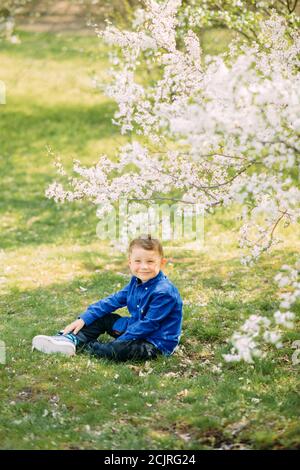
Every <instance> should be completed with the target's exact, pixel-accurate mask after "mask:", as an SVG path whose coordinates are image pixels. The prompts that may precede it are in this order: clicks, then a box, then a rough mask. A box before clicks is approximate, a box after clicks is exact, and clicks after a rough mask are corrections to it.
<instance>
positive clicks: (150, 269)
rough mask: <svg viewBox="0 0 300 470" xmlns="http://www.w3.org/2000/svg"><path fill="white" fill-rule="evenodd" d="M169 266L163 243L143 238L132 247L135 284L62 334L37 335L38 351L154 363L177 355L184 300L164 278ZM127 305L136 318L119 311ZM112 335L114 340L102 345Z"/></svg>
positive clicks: (94, 306) (94, 307)
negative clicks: (101, 338)
mask: <svg viewBox="0 0 300 470" xmlns="http://www.w3.org/2000/svg"><path fill="white" fill-rule="evenodd" d="M165 263H166V259H165V258H164V255H163V248H162V246H161V244H160V242H159V240H157V239H154V238H151V236H150V235H148V237H140V238H136V239H134V240H132V241H131V243H130V245H129V260H128V265H129V268H130V271H131V274H132V278H131V281H130V282H129V284H127V286H125V287H124V289H122V290H120V291H119V292H116V293H115V294H112V295H110V296H109V297H106V298H104V299H101V300H99V301H98V302H96V303H94V304H92V305H90V306H89V307H88V309H87V310H86V312H85V313H83V314H81V315H80V316H79V318H78V319H77V320H75V321H73V322H72V323H71V324H69V325H67V326H66V327H65V329H64V330H63V331H62V332H60V333H59V334H58V335H56V336H45V335H39V336H35V337H34V338H33V341H32V349H37V350H38V351H42V352H44V353H46V354H49V353H56V352H59V353H62V354H65V355H67V356H72V355H74V354H75V352H76V350H77V351H82V350H84V351H85V352H88V353H90V354H92V355H93V356H97V357H100V358H101V357H103V358H108V359H114V360H118V361H126V360H128V359H138V360H148V359H152V358H156V357H157V356H158V355H160V354H163V355H166V356H169V355H171V354H172V353H173V352H174V349H175V348H176V346H177V344H178V343H179V339H180V335H181V326H182V300H181V297H180V294H179V292H178V290H177V288H176V287H175V286H174V285H173V284H172V283H171V282H170V281H169V279H168V278H167V277H166V276H165V275H164V274H163V272H162V271H161V269H162V268H163V266H164V265H165ZM122 307H127V308H128V310H129V313H130V314H131V317H128V316H125V317H121V316H120V315H118V314H117V313H113V312H114V311H115V310H117V309H118V308H122ZM103 333H108V334H109V335H111V336H112V337H113V338H115V339H114V341H111V342H108V343H100V342H98V341H96V340H97V338H98V336H99V335H101V334H103Z"/></svg>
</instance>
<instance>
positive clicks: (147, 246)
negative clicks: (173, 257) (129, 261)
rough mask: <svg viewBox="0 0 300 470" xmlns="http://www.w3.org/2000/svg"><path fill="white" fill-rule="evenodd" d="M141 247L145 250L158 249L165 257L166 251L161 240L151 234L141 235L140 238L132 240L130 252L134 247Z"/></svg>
mask: <svg viewBox="0 0 300 470" xmlns="http://www.w3.org/2000/svg"><path fill="white" fill-rule="evenodd" d="M135 247H139V248H143V249H144V250H149V251H156V252H157V253H159V255H160V256H161V257H162V258H163V257H164V251H163V247H162V245H161V243H160V241H159V240H158V239H157V238H152V237H151V235H150V234H148V235H140V236H139V237H138V238H135V239H134V240H132V241H131V242H130V244H129V248H128V252H129V254H130V253H131V252H132V250H133V248H135Z"/></svg>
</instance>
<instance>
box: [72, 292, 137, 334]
mask: <svg viewBox="0 0 300 470" xmlns="http://www.w3.org/2000/svg"><path fill="white" fill-rule="evenodd" d="M129 286H130V283H129V284H127V286H125V287H124V289H122V290H120V291H119V292H116V293H115V294H112V295H109V296H108V297H105V298H104V299H101V300H99V301H98V302H96V303H94V304H91V305H90V306H89V307H88V308H87V310H86V312H84V313H82V314H81V315H79V317H78V318H81V319H82V320H83V321H84V323H85V324H86V325H87V326H88V325H90V324H91V323H93V322H94V321H95V320H97V319H98V318H101V317H103V316H104V315H107V314H108V313H112V312H114V311H115V310H117V309H118V308H122V307H126V305H127V294H128V290H129Z"/></svg>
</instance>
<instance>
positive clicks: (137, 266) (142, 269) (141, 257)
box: [128, 246, 167, 282]
mask: <svg viewBox="0 0 300 470" xmlns="http://www.w3.org/2000/svg"><path fill="white" fill-rule="evenodd" d="M166 261H167V260H166V258H162V257H161V256H160V254H159V253H158V252H157V251H152V250H144V248H140V247H137V246H136V247H134V248H133V249H132V251H131V253H130V255H129V260H128V265H129V268H130V271H131V273H132V274H133V275H134V276H136V277H138V278H139V279H140V280H141V281H142V282H146V281H149V279H152V278H153V277H155V276H157V274H158V273H159V271H160V270H161V269H162V268H163V266H164V265H165V264H166Z"/></svg>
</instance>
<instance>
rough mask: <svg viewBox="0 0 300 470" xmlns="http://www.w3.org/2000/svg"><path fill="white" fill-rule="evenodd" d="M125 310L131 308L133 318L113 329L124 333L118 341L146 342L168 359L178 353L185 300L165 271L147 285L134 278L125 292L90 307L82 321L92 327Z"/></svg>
mask: <svg viewBox="0 0 300 470" xmlns="http://www.w3.org/2000/svg"><path fill="white" fill-rule="evenodd" d="M122 307H127V308H128V310H129V313H130V314H131V317H127V316H126V317H121V318H119V319H118V320H117V321H116V322H115V323H114V325H113V329H114V330H116V331H119V332H122V334H121V336H119V337H118V338H117V339H116V340H115V341H129V340H135V339H144V340H146V341H149V342H150V343H152V344H154V345H155V346H156V347H157V348H158V349H159V350H160V351H161V352H162V353H163V354H165V355H167V356H168V355H170V354H172V353H173V352H174V349H175V347H176V346H177V344H178V343H179V340H180V335H181V326H182V300H181V297H180V294H179V292H178V290H177V288H176V287H175V286H174V285H173V284H172V283H171V281H169V279H168V278H167V276H165V275H164V274H163V272H162V271H160V272H159V273H158V275H157V276H155V277H154V278H152V279H149V281H146V282H143V283H142V282H141V280H140V279H138V278H137V277H136V276H132V278H131V281H130V282H129V284H127V286H125V287H124V289H122V290H120V291H119V292H116V293H115V294H112V295H110V296H109V297H106V298H104V299H101V300H99V302H96V303H94V304H92V305H90V306H89V307H88V309H87V311H86V312H85V313H83V314H82V315H80V317H79V318H81V319H82V320H83V321H84V323H85V324H86V325H87V326H88V325H90V324H91V323H93V322H94V321H95V320H97V319H98V318H101V317H103V316H104V315H107V314H108V313H112V312H114V311H115V310H117V309H118V308H122Z"/></svg>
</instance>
